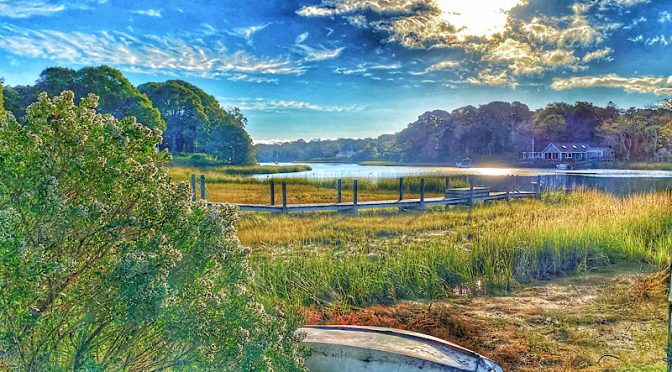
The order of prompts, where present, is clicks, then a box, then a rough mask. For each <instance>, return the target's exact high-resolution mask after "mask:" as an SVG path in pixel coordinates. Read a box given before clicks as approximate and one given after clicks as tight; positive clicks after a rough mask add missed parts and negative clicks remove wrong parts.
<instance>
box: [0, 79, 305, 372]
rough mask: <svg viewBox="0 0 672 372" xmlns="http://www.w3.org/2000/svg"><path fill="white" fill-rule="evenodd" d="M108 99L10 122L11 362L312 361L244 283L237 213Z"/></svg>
mask: <svg viewBox="0 0 672 372" xmlns="http://www.w3.org/2000/svg"><path fill="white" fill-rule="evenodd" d="M97 101H98V99H97V98H96V97H95V96H92V95H90V96H87V97H85V98H82V99H81V100H80V102H79V103H78V104H77V105H75V103H74V94H73V93H72V92H69V91H66V92H63V93H62V94H61V95H59V96H57V97H55V98H53V99H50V98H48V96H47V94H46V93H42V94H40V96H39V100H38V102H37V103H35V104H33V105H31V106H30V107H29V108H28V111H27V114H26V117H25V119H24V120H23V121H21V122H18V121H16V120H15V119H14V118H13V117H12V116H11V115H7V116H6V117H4V118H2V119H0V138H1V139H2V140H1V141H0V309H1V311H0V369H19V370H45V369H56V370H65V369H71V370H82V369H86V370H102V369H111V370H155V369H164V368H171V367H172V368H176V369H184V370H204V369H212V370H245V371H247V370H282V371H285V370H290V371H291V370H297V369H300V368H301V367H300V355H299V352H298V351H297V348H296V346H295V345H296V344H295V339H294V337H293V336H292V333H291V330H290V329H289V328H288V327H287V326H286V325H285V324H284V323H283V322H282V321H280V319H279V318H278V317H277V316H271V315H270V314H269V313H267V312H265V311H264V310H263V309H262V308H261V306H260V305H258V304H257V303H256V302H255V300H254V298H253V297H252V296H251V295H250V293H249V292H247V291H246V290H245V288H246V286H247V285H248V284H249V282H250V275H251V274H250V270H249V267H248V252H247V251H246V250H245V249H244V248H243V247H241V245H240V244H239V243H238V241H237V240H236V239H235V236H234V232H235V229H234V227H233V222H234V220H235V211H234V209H233V208H231V207H207V206H206V205H204V204H192V203H191V202H190V195H189V190H188V186H187V185H186V184H174V183H172V182H171V181H170V179H169V177H168V176H167V171H166V169H165V167H164V166H163V165H164V164H165V162H166V161H167V158H168V156H167V154H166V153H165V152H157V151H156V147H157V145H158V144H159V141H160V132H159V131H158V130H156V129H150V128H147V127H146V126H143V125H140V124H139V123H138V122H137V121H136V119H135V118H133V117H127V118H124V119H121V120H117V119H115V118H114V117H113V116H111V115H101V114H98V113H96V111H95V107H96V104H97Z"/></svg>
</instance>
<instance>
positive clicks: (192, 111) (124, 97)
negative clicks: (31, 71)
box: [0, 66, 256, 164]
mask: <svg viewBox="0 0 672 372" xmlns="http://www.w3.org/2000/svg"><path fill="white" fill-rule="evenodd" d="M2 90H3V89H2V87H1V85H0V108H2V107H3V104H2V95H3V92H2ZM64 90H71V91H73V92H74V93H75V98H76V100H79V99H81V98H82V97H85V96H86V95H88V94H90V93H93V94H95V95H97V96H98V97H99V106H98V110H99V111H100V112H102V113H107V114H112V115H113V116H115V117H116V118H123V117H126V116H134V117H136V119H137V120H138V122H140V123H142V124H143V125H145V126H147V127H150V128H157V129H160V130H162V131H163V143H162V147H163V148H167V149H169V150H170V152H171V153H195V152H198V153H206V154H209V155H211V156H215V157H216V158H217V159H219V160H220V161H222V162H223V163H227V164H251V163H255V162H256V159H255V154H254V146H253V145H252V140H251V138H250V136H249V135H248V133H247V131H246V130H245V125H246V123H247V119H246V118H245V117H244V116H243V115H242V113H241V112H240V111H239V110H238V109H237V108H234V109H231V110H229V111H227V110H225V109H223V108H222V107H221V106H220V105H219V103H218V102H217V100H216V99H215V98H214V97H213V96H211V95H209V94H207V93H205V92H204V91H203V90H202V89H200V88H198V87H196V86H195V85H192V84H190V83H187V82H186V81H181V80H170V81H166V82H164V83H147V84H143V85H141V86H139V87H135V86H133V85H132V84H131V83H130V82H129V81H128V79H126V78H125V77H124V76H123V75H122V74H121V72H119V71H117V70H115V69H113V68H111V67H108V66H100V67H85V68H82V69H80V70H77V71H75V70H73V69H69V68H63V67H51V68H47V69H46V70H44V71H42V73H41V74H40V77H39V79H38V80H37V81H36V83H35V85H32V86H31V85H19V86H15V87H4V108H5V109H6V110H7V111H10V112H12V113H13V114H14V116H15V117H16V118H18V119H19V120H21V119H22V118H23V117H24V116H25V114H26V108H27V107H28V105H30V104H32V103H33V102H36V101H37V97H38V95H39V94H40V93H41V92H46V93H47V94H48V95H49V96H52V97H53V96H56V95H58V94H59V93H60V92H62V91H64Z"/></svg>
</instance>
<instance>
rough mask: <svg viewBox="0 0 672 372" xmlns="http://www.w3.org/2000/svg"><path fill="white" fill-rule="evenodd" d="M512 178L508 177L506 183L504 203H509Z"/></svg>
mask: <svg viewBox="0 0 672 372" xmlns="http://www.w3.org/2000/svg"><path fill="white" fill-rule="evenodd" d="M514 177H515V176H514ZM512 178H513V177H509V178H508V180H507V181H506V201H507V202H510V201H511V185H512V183H513V180H512Z"/></svg>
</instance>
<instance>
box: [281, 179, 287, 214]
mask: <svg viewBox="0 0 672 372" xmlns="http://www.w3.org/2000/svg"><path fill="white" fill-rule="evenodd" d="M282 213H287V182H285V181H282Z"/></svg>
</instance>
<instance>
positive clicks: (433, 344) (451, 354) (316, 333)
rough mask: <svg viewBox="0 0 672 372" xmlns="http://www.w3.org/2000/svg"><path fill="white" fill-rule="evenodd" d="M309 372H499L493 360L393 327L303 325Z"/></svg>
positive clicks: (500, 369)
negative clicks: (309, 353) (308, 353)
mask: <svg viewBox="0 0 672 372" xmlns="http://www.w3.org/2000/svg"><path fill="white" fill-rule="evenodd" d="M297 332H298V333H299V334H303V335H305V338H304V339H303V341H302V344H303V345H304V346H306V347H307V348H308V349H310V351H311V355H310V357H308V358H307V359H306V367H308V370H309V371H311V372H342V371H372V372H383V371H385V372H387V371H407V372H439V371H454V372H466V371H470V372H501V371H502V368H501V367H500V366H498V365H497V364H496V363H495V362H493V361H492V360H490V359H488V358H486V357H484V356H482V355H480V354H478V353H475V352H473V351H471V350H468V349H465V348H463V347H460V346H457V345H455V344H451V343H450V342H447V341H444V340H441V339H439V338H436V337H432V336H428V335H423V334H421V333H415V332H409V331H402V330H399V329H393V328H381V327H358V326H304V327H303V328H299V329H298V331H297Z"/></svg>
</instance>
